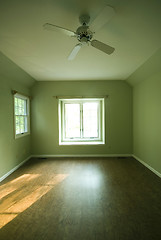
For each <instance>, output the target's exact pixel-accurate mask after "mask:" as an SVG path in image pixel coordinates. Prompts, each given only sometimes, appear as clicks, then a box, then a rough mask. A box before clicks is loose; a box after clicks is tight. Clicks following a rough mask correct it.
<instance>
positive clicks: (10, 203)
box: [0, 174, 68, 228]
mask: <svg viewBox="0 0 161 240" xmlns="http://www.w3.org/2000/svg"><path fill="white" fill-rule="evenodd" d="M67 176H68V174H56V175H55V176H53V177H52V178H50V179H49V181H47V182H45V183H44V184H39V182H35V183H33V182H32V180H35V179H36V178H37V177H39V178H42V177H43V176H42V175H41V176H40V174H24V175H23V176H21V177H19V178H17V179H15V180H13V181H11V182H9V183H6V184H4V185H2V186H1V188H0V196H1V201H0V228H2V227H4V226H5V225H6V224H7V223H9V222H10V221H12V220H13V219H14V218H16V217H17V216H18V215H19V214H20V213H22V212H23V211H25V210H26V209H27V208H29V207H30V206H31V205H32V204H34V203H35V202H36V201H38V200H39V199H40V198H41V197H42V196H44V195H45V194H46V193H47V192H49V191H50V190H51V189H52V188H53V187H54V186H55V185H57V184H58V183H60V182H62V181H63V180H64V179H65V178H66V177H67ZM29 181H30V182H29ZM41 182H42V181H41ZM24 184H26V185H25V186H24ZM1 193H2V194H1ZM2 196H3V197H2Z"/></svg>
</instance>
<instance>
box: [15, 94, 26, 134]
mask: <svg viewBox="0 0 161 240" xmlns="http://www.w3.org/2000/svg"><path fill="white" fill-rule="evenodd" d="M14 126H15V138H17V137H20V136H24V135H27V134H29V133H30V120H29V98H28V97H26V96H23V95H20V94H17V93H16V94H14Z"/></svg>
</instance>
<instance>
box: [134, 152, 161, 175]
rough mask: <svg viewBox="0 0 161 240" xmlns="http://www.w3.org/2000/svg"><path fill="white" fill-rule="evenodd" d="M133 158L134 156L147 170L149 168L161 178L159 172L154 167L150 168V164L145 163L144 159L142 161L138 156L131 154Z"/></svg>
mask: <svg viewBox="0 0 161 240" xmlns="http://www.w3.org/2000/svg"><path fill="white" fill-rule="evenodd" d="M132 157H133V158H135V159H136V160H137V161H139V162H140V163H141V164H143V165H144V166H145V167H147V168H148V169H149V170H151V171H152V172H153V173H155V174H156V175H157V176H158V177H160V178H161V173H159V172H158V171H157V170H155V169H154V168H152V167H151V166H149V165H148V164H147V163H145V162H144V161H142V160H141V159H140V158H138V157H137V156H135V155H132Z"/></svg>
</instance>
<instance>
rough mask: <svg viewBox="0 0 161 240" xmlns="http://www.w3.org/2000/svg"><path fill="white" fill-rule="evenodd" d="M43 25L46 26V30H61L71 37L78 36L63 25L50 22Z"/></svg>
mask: <svg viewBox="0 0 161 240" xmlns="http://www.w3.org/2000/svg"><path fill="white" fill-rule="evenodd" d="M43 27H44V29H45V30H49V31H57V32H61V33H63V34H66V35H68V36H70V37H74V36H76V33H75V32H73V31H71V30H69V29H66V28H62V27H59V26H56V25H53V24H50V23H45V24H44V25H43Z"/></svg>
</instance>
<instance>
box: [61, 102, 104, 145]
mask: <svg viewBox="0 0 161 240" xmlns="http://www.w3.org/2000/svg"><path fill="white" fill-rule="evenodd" d="M104 143H105V142H104V98H88V99H59V144H60V145H69V144H71V145H73V144H104Z"/></svg>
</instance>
